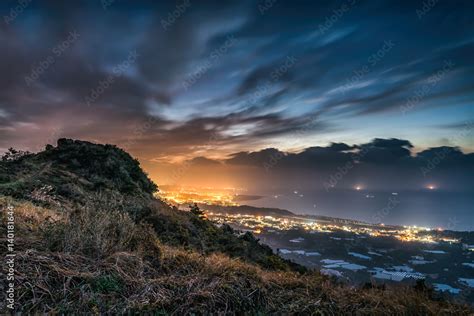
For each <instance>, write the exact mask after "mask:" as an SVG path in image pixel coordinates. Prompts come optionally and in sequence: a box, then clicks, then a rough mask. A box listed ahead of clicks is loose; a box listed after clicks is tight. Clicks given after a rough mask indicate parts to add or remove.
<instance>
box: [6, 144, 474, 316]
mask: <svg viewBox="0 0 474 316" xmlns="http://www.w3.org/2000/svg"><path fill="white" fill-rule="evenodd" d="M156 190H157V187H156V185H155V184H154V183H152V182H151V181H150V180H149V179H148V177H147V176H146V174H144V173H143V171H142V170H141V168H140V166H139V164H138V162H137V161H136V160H134V159H133V158H132V157H130V156H129V155H128V154H127V153H126V152H124V151H122V150H120V149H118V148H117V147H115V146H111V145H96V144H92V143H88V142H82V141H73V140H67V139H60V140H59V141H58V146H56V147H53V146H47V148H46V150H45V151H43V152H40V153H38V154H28V153H18V152H11V153H10V154H9V155H6V156H5V157H4V159H3V161H2V162H1V163H0V209H1V210H2V213H1V214H2V223H3V224H2V226H1V232H0V233H1V236H2V237H1V245H0V249H1V252H2V253H7V252H10V250H11V249H8V248H7V240H6V238H5V236H6V234H7V225H5V223H6V222H7V212H6V211H5V210H6V209H7V208H10V209H12V210H13V214H14V231H15V239H14V245H13V246H12V247H13V248H14V251H13V253H14V254H15V270H16V271H15V281H14V282H15V287H14V288H15V294H16V295H15V310H16V312H22V313H23V314H34V313H44V312H47V313H56V314H60V313H84V314H98V313H110V314H115V313H133V312H136V313H144V312H150V313H153V314H158V315H160V314H179V315H181V314H245V313H246V314H323V315H340V314H360V315H363V314H386V315H438V314H451V315H468V314H470V313H472V310H471V309H470V308H469V307H468V306H467V305H462V304H457V303H455V302H453V301H450V300H447V299H444V298H440V297H439V296H437V295H435V294H434V293H433V291H432V290H431V289H429V288H427V287H426V286H424V284H423V283H422V282H418V283H417V284H416V285H415V286H404V285H393V286H382V287H378V286H374V285H371V284H366V285H365V286H361V287H351V286H347V285H344V284H341V283H339V282H337V281H336V280H335V279H332V278H331V277H328V276H325V275H321V274H320V273H319V272H316V271H311V270H307V269H306V268H304V267H303V266H301V265H298V264H295V263H292V262H291V261H289V260H286V259H283V258H282V257H280V256H278V255H277V254H275V253H274V252H273V251H272V249H271V248H270V247H268V246H265V245H262V244H261V243H260V242H259V241H258V240H257V239H256V238H255V237H254V236H253V235H252V234H251V233H245V234H238V233H236V232H235V231H234V230H233V229H232V228H231V227H230V226H228V225H222V226H220V227H218V226H216V225H214V224H213V223H212V222H210V221H209V220H207V219H206V218H205V216H203V214H202V212H201V211H200V210H199V209H198V208H196V207H194V208H191V211H190V212H184V211H179V210H177V209H176V208H173V207H171V206H169V205H167V204H166V203H164V202H162V201H160V200H157V199H155V198H154V197H153V193H154V192H155V191H156ZM1 274H2V275H1V278H2V280H4V279H6V275H5V274H7V271H5V270H2V272H1ZM5 295H6V293H5V291H4V290H2V291H1V296H2V297H0V299H1V305H0V308H1V312H2V313H6V312H8V308H7V306H6V304H5V302H7V301H6V297H5Z"/></svg>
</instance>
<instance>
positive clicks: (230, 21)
mask: <svg viewBox="0 0 474 316" xmlns="http://www.w3.org/2000/svg"><path fill="white" fill-rule="evenodd" d="M156 2H160V3H159V4H158V3H156ZM0 10H1V13H2V14H1V16H2V20H1V21H0V48H1V55H0V56H1V58H0V86H1V89H0V152H3V151H5V150H6V149H7V148H8V147H11V146H13V147H16V148H20V149H25V150H30V151H38V150H41V148H42V147H43V146H44V144H46V143H55V141H56V139H57V138H59V137H70V138H77V139H83V140H89V141H94V142H100V143H113V144H116V145H118V146H120V147H122V148H124V149H126V150H127V151H129V152H131V153H132V154H133V155H134V156H136V157H137V158H139V160H140V161H141V162H142V164H143V165H144V166H145V168H146V170H147V171H148V172H149V173H150V175H151V176H152V178H153V179H155V180H157V182H159V183H160V182H164V183H173V182H174V181H177V180H178V178H179V179H181V178H185V179H189V177H185V176H182V175H180V174H179V173H180V171H179V169H178V171H176V166H177V165H179V164H183V162H184V163H186V162H187V161H192V162H193V163H194V166H199V167H202V168H201V169H199V170H208V168H211V169H212V168H214V167H216V168H217V169H216V170H220V171H215V172H214V173H215V179H218V180H216V181H217V182H218V181H224V179H227V180H228V179H229V177H231V176H230V175H225V174H224V172H223V171H222V170H221V169H223V168H224V169H225V168H227V169H230V168H233V167H235V166H237V167H239V166H240V167H242V168H247V167H249V166H251V167H255V168H259V170H260V171H262V172H263V173H264V174H265V172H266V173H268V170H267V169H268V168H266V167H265V166H267V167H268V164H267V165H265V164H266V163H268V162H269V161H271V163H270V165H271V170H278V171H276V172H273V173H272V174H273V175H275V174H280V173H281V174H282V176H284V177H287V178H288V176H287V175H288V174H292V175H293V178H294V177H296V176H295V174H299V173H293V172H292V170H294V169H298V170H301V169H305V170H310V172H309V173H308V172H303V174H305V175H307V174H313V173H314V174H317V175H319V176H318V179H319V180H318V184H314V183H313V182H311V181H310V180H308V181H309V182H308V181H306V180H307V179H306V178H304V176H301V177H300V178H298V177H297V179H298V181H299V183H300V184H303V183H307V182H308V183H310V184H311V185H313V186H315V187H320V188H321V187H324V186H325V184H327V183H329V182H328V181H330V178H331V176H333V175H334V174H335V173H337V171H338V170H339V169H338V168H339V167H341V166H344V164H345V163H347V161H351V162H354V163H355V164H356V165H358V166H360V165H362V166H363V167H364V168H365V169H364V168H362V169H361V168H359V169H358V170H359V171H358V172H357V177H356V176H355V175H354V174H353V173H351V175H349V176H347V177H344V181H345V182H347V183H345V184H344V185H345V186H347V187H352V186H353V185H355V184H356V183H359V182H360V183H363V185H364V186H368V185H369V183H370V184H371V185H372V186H373V187H374V186H378V187H387V188H391V187H393V186H395V187H397V186H398V187H404V186H406V187H410V188H417V187H423V186H426V185H429V183H435V184H436V185H437V186H440V187H445V188H446V187H450V188H451V189H453V190H454V189H460V190H463V189H466V188H468V187H470V186H471V184H473V174H474V173H473V165H474V163H473V162H474V159H473V154H470V153H472V152H473V151H474V141H473V140H474V137H473V134H474V133H473V127H474V125H473V124H474V123H473V122H474V106H473V102H474V79H473V78H474V57H473V56H474V3H473V2H472V1H446V0H439V1H438V0H433V1H424V2H423V1H356V0H347V1H282V0H273V1H271V0H267V1H261V2H253V1H235V2H230V1H214V2H206V1H193V0H188V1H176V2H175V1H120V0H116V1H113V0H103V1H74V2H68V3H67V4H66V3H65V2H64V1H35V0H33V1H28V0H22V1H2V3H1V4H0ZM363 148H365V149H366V150H365V151H363V154H362V155H360V151H361V149H363ZM417 154H418V155H417ZM354 155H355V156H354ZM357 155H359V156H357ZM440 155H441V156H442V158H441V159H440V162H439V163H433V162H434V160H433V159H435V158H436V157H439V156H440ZM430 163H431V166H433V168H431V169H429V172H428V173H423V172H420V171H421V170H422V168H423V167H426V166H428V165H429V164H430ZM171 166H174V167H173V168H174V169H173V168H172V167H171ZM184 168H185V170H186V171H189V172H191V169H189V170H187V169H186V168H188V167H187V166H186V164H184ZM171 169H173V171H170V170H171ZM199 170H198V171H199ZM239 170H240V169H239ZM198 171H196V172H198ZM425 171H426V170H425ZM181 173H183V172H181ZM176 174H178V175H176ZM237 174H239V172H237ZM381 174H386V175H388V174H393V175H400V177H398V178H397V177H396V181H389V180H390V179H389V178H386V177H385V178H384V181H382V180H380V178H378V179H377V177H376V175H379V176H380V175H381ZM401 175H403V176H404V177H405V178H401ZM240 176H242V175H241V174H240ZM209 178H212V177H207V178H206V181H207V180H209ZM262 179H263V178H260V179H259V180H261V181H257V182H255V183H261V182H262V181H264V180H262ZM265 179H267V178H265ZM280 179H281V178H280ZM313 179H314V178H313ZM359 179H360V180H359ZM370 179H372V180H370ZM227 180H225V181H224V182H225V183H230V184H235V181H231V180H228V181H227ZM405 180H406V181H405ZM272 181H273V180H272ZM295 181H296V180H295ZM295 181H293V182H295ZM244 182H245V181H244ZM245 183H247V182H245Z"/></svg>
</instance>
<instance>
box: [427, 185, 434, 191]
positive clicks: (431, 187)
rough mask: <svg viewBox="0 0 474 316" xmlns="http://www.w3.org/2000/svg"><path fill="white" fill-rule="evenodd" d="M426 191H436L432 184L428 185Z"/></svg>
mask: <svg viewBox="0 0 474 316" xmlns="http://www.w3.org/2000/svg"><path fill="white" fill-rule="evenodd" d="M426 188H427V189H428V190H436V186H434V185H433V184H430V185H428V186H427V187H426Z"/></svg>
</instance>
